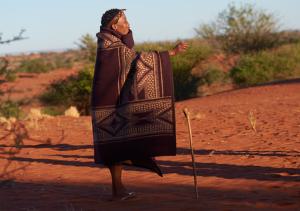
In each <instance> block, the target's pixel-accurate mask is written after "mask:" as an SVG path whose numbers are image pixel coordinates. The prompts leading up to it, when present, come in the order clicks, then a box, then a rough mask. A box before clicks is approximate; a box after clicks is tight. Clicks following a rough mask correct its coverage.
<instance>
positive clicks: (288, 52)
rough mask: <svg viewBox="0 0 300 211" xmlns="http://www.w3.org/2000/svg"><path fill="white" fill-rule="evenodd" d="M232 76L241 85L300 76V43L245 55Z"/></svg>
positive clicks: (233, 70)
mask: <svg viewBox="0 0 300 211" xmlns="http://www.w3.org/2000/svg"><path fill="white" fill-rule="evenodd" d="M230 76H231V77H232V79H233V80H234V82H235V83H236V84H238V85H240V86H249V85H255V84H259V83H265V82H270V81H273V80H281V79H288V78H292V77H299V76H300V44H294V45H287V46H282V47H280V48H278V49H276V50H271V51H262V52H259V53H255V54H247V55H243V56H242V57H241V58H240V61H239V62H238V64H237V66H236V67H234V68H233V69H232V70H231V71H230Z"/></svg>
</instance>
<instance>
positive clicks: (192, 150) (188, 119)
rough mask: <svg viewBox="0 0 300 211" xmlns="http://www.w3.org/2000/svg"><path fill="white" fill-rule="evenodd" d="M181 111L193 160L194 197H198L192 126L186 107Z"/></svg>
mask: <svg viewBox="0 0 300 211" xmlns="http://www.w3.org/2000/svg"><path fill="white" fill-rule="evenodd" d="M183 113H184V115H185V117H186V119H187V123H188V128H189V136H190V148H191V156H192V162H193V170H194V185H195V193H196V198H197V199H199V194H198V185H197V173H196V164H195V157H194V149H193V138H192V128H191V122H190V116H189V111H188V109H187V108H184V109H183Z"/></svg>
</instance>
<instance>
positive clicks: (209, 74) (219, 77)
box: [201, 67, 228, 86]
mask: <svg viewBox="0 0 300 211" xmlns="http://www.w3.org/2000/svg"><path fill="white" fill-rule="evenodd" d="M227 79H228V75H227V74H226V73H225V72H223V71H221V70H220V69H217V68H214V67H212V68H209V69H207V70H206V71H205V72H204V73H203V74H202V76H201V84H207V85H208V86H210V85H212V84H213V83H216V82H225V81H226V80H227Z"/></svg>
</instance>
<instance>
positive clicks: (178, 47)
mask: <svg viewBox="0 0 300 211" xmlns="http://www.w3.org/2000/svg"><path fill="white" fill-rule="evenodd" d="M188 47H189V45H188V43H187V42H179V43H178V44H177V45H176V46H175V47H174V48H173V49H172V50H170V51H169V55H170V56H175V55H177V54H179V53H183V52H185V51H186V49H187V48H188Z"/></svg>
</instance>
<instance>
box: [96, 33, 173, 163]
mask: <svg viewBox="0 0 300 211" xmlns="http://www.w3.org/2000/svg"><path fill="white" fill-rule="evenodd" d="M97 37H98V49H97V59H96V64H95V73H94V81H93V91H92V125H93V137H94V150H95V156H94V157H95V162H96V163H101V164H105V165H110V164H113V163H116V162H121V161H125V160H139V159H144V158H152V157H154V156H162V155H176V136H175V135H176V134H175V113H174V94H173V78H172V77H173V76H172V69H171V65H170V59H169V55H168V52H142V53H137V52H135V51H134V50H133V48H132V47H133V39H132V33H131V31H130V32H129V33H128V35H126V36H121V35H119V34H117V33H115V32H114V31H112V30H110V29H106V28H102V29H101V31H100V33H98V34H97ZM133 164H134V163H133Z"/></svg>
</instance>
